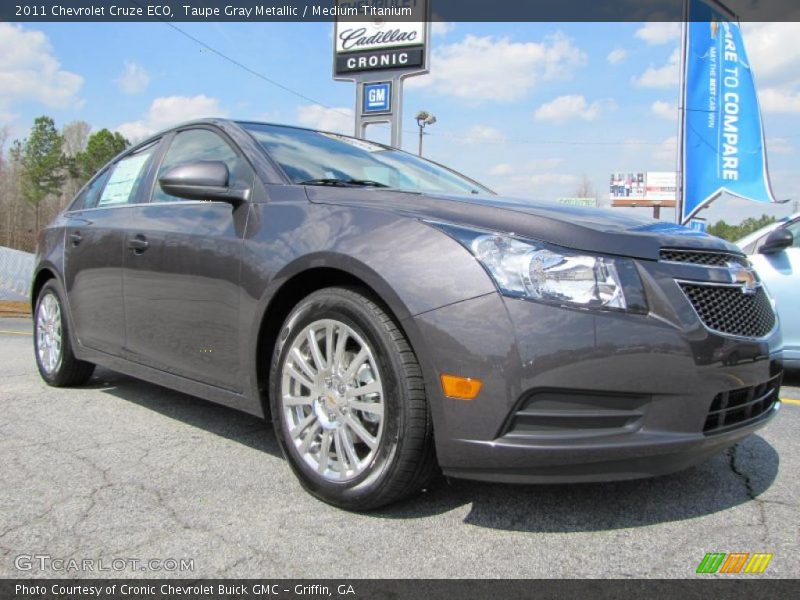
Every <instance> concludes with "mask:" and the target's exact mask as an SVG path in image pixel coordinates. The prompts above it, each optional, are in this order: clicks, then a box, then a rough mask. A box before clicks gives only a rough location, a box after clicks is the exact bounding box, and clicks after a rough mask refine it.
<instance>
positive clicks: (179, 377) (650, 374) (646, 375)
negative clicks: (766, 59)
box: [37, 121, 780, 481]
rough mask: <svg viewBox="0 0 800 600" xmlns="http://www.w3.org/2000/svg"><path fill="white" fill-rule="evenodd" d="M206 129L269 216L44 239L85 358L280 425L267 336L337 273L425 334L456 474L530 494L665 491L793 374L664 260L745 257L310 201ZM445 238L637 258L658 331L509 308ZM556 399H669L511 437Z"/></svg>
mask: <svg viewBox="0 0 800 600" xmlns="http://www.w3.org/2000/svg"><path fill="white" fill-rule="evenodd" d="M193 126H201V127H210V128H213V129H215V130H217V131H220V132H222V133H223V135H225V136H226V137H227V138H228V139H229V140H230V141H232V142H233V143H234V144H235V145H237V146H238V147H239V148H240V149H241V150H242V153H243V154H244V155H245V156H246V157H247V158H248V160H249V161H250V164H251V166H252V168H253V173H254V180H253V181H254V183H253V190H252V197H251V199H250V201H249V202H247V203H244V204H241V205H240V206H238V207H232V206H231V205H229V204H226V203H221V202H193V201H189V202H176V203H170V204H160V205H159V204H147V199H146V198H142V199H140V202H141V203H139V204H134V205H130V206H125V207H119V208H99V209H89V210H75V211H67V212H65V213H64V214H62V215H60V216H59V217H58V218H57V219H56V220H55V221H54V222H53V223H52V224H51V225H50V226H49V227H48V228H47V229H46V230H45V231H44V234H43V237H42V241H41V243H40V247H39V255H38V265H37V277H41V275H39V274H41V273H52V274H53V275H55V277H56V279H57V280H58V282H59V284H60V285H61V287H62V289H63V291H64V292H66V299H67V309H68V317H69V319H70V322H71V323H73V324H74V327H72V328H71V331H72V332H73V335H74V336H75V337H76V338H77V339H74V340H73V341H74V343H75V347H76V355H77V356H78V357H79V358H82V359H84V360H88V361H91V362H95V363H98V364H101V365H105V366H107V367H110V368H112V369H116V370H119V371H122V372H126V373H128V374H130V375H133V376H136V377H141V378H143V379H147V380H150V381H153V382H155V383H159V384H162V385H166V386H168V387H172V388H175V389H178V390H181V391H184V392H186V393H189V394H194V395H197V396H200V397H202V398H206V399H209V400H212V401H216V402H221V403H223V404H226V405H229V406H232V407H235V408H237V409H240V410H244V411H247V412H250V413H252V414H255V415H264V406H266V403H265V402H264V391H263V389H264V387H263V381H262V379H263V373H264V372H265V371H266V367H267V365H265V364H258V363H257V360H256V356H257V351H258V347H259V332H260V331H261V325H262V320H263V319H264V316H265V315H267V314H268V311H269V310H270V308H271V305H272V300H273V299H274V298H275V297H276V294H278V293H279V292H280V291H281V290H282V289H285V288H284V286H286V285H287V283H288V282H291V281H293V278H295V277H298V276H302V275H303V274H304V273H309V272H313V273H315V272H317V271H312V270H314V269H333V270H336V271H337V272H340V273H344V274H347V276H348V277H349V278H354V279H356V280H359V281H361V282H363V284H364V285H366V286H368V287H369V288H370V289H371V290H372V292H373V293H374V294H375V295H377V296H378V297H379V298H380V299H381V300H382V301H383V302H384V303H385V304H386V305H387V306H388V308H389V309H390V310H391V312H392V313H393V314H394V316H395V317H396V318H397V319H398V321H399V322H400V325H401V326H402V328H403V330H404V331H405V332H406V334H407V335H408V337H409V339H410V341H411V344H412V347H413V348H414V350H415V352H416V353H417V355H418V357H419V362H420V364H421V365H422V368H423V371H424V375H425V381H426V387H427V393H428V398H429V402H430V407H431V411H432V415H433V418H434V425H435V434H436V443H437V454H438V459H439V461H440V464H441V466H442V467H443V469H444V470H445V472H447V473H450V474H453V475H457V476H464V477H474V478H480V479H502V480H511V481H531V480H547V481H553V480H588V479H608V478H624V477H635V476H640V475H647V474H656V473H659V472H666V471H670V470H674V469H676V468H680V467H682V466H686V465H688V464H691V463H692V462H695V461H697V460H699V459H702V458H703V457H705V456H706V455H707V454H708V453H711V452H715V451H718V450H719V449H721V448H723V447H725V446H729V445H730V444H732V443H734V442H735V441H736V440H737V439H739V438H741V437H742V436H744V435H747V434H748V433H750V432H751V431H752V430H753V429H755V427H757V426H760V425H762V424H763V421H762V422H759V423H758V424H756V425H753V426H750V427H745V428H743V429H739V430H736V431H734V432H731V433H729V434H725V435H720V436H717V437H714V438H706V437H704V436H703V435H702V433H701V431H702V427H703V421H704V419H705V415H706V413H707V412H708V410H709V405H710V403H711V400H712V399H713V397H714V395H715V394H717V393H718V392H720V391H725V390H730V389H735V388H740V387H743V386H748V385H757V384H758V383H761V382H763V381H765V380H766V379H768V378H769V377H771V376H772V374H774V372H775V370H776V369H779V364H780V357H779V356H778V355H777V353H776V350H777V348H779V346H780V334H779V332H777V331H775V332H773V333H772V334H771V335H770V336H768V337H767V338H766V339H762V340H741V339H735V338H730V337H724V336H719V335H716V334H713V333H711V332H709V331H708V330H706V329H705V328H704V327H703V326H702V324H701V323H700V322H699V320H698V319H697V316H696V315H695V314H694V312H693V309H692V307H691V305H690V304H689V303H688V301H687V300H686V299H685V297H684V296H683V295H682V293H681V291H680V289H679V288H678V286H677V284H676V283H675V279H676V278H685V279H690V280H691V279H701V280H714V278H716V277H720V275H719V274H718V270H715V269H708V268H703V267H699V266H694V265H677V264H666V263H660V262H658V257H659V250H660V249H661V248H662V247H669V248H693V249H705V250H720V251H725V252H733V253H737V254H738V253H739V251H738V249H736V248H735V247H734V246H732V245H730V244H727V243H726V242H723V241H721V240H718V239H716V238H712V237H710V236H704V235H696V234H693V235H686V234H685V233H683V232H681V231H679V230H675V229H673V228H671V227H669V226H664V227H660V228H659V227H653V226H652V224H649V223H646V222H643V221H640V220H636V219H631V218H629V217H625V216H623V215H620V214H618V213H613V212H610V211H586V210H579V209H574V208H570V207H560V206H552V205H547V204H536V203H521V202H516V201H510V200H502V199H498V198H496V197H488V196H485V197H458V196H453V197H447V196H435V195H422V194H417V193H408V192H400V191H393V190H381V189H361V188H335V187H308V188H305V187H303V186H297V185H291V183H290V182H289V180H288V179H287V178H286V177H285V176H284V175H283V174H282V173H281V171H280V168H279V167H278V166H277V165H276V164H275V163H273V162H272V161H271V160H270V159H269V157H268V156H267V155H266V154H265V153H264V152H263V151H262V150H261V148H260V147H259V146H258V145H257V144H256V143H255V141H254V140H253V139H252V138H251V137H250V136H249V135H248V134H247V133H246V132H244V131H243V130H242V129H241V128H240V127H239V126H238V125H236V124H235V123H232V122H229V121H204V122H201V123H198V124H194V125H192V124H190V125H187V126H184V127H193ZM170 135H172V134H171V133H169V132H168V133H167V134H165V135H164V136H163V138H162V139H168V138H169V136H170ZM161 152H163V148H162V149H160V150H159V153H161ZM151 170H152V169H151ZM150 177H151V178H152V177H153V174H152V173H151V174H150ZM151 183H152V182H151ZM426 221H436V222H447V223H455V224H461V225H466V226H469V227H473V228H479V229H485V230H490V231H499V232H507V233H514V234H516V235H519V236H522V237H526V238H531V239H538V240H543V241H547V242H550V243H554V244H559V245H563V246H567V247H570V248H576V249H579V250H583V251H587V252H600V253H605V254H615V255H622V256H629V257H633V258H635V259H637V261H636V264H637V268H638V270H639V274H640V276H641V278H642V281H643V283H644V286H645V288H646V292H647V298H648V303H649V314H647V315H632V314H626V313H620V312H611V311H609V312H596V311H593V312H589V311H583V310H576V309H571V308H563V307H554V306H549V305H544V304H538V303H534V302H529V301H526V300H521V299H511V298H505V297H502V296H501V295H499V294H498V292H497V290H496V287H495V285H494V283H493V282H492V280H491V279H490V277H489V276H488V275H487V273H486V272H485V271H484V269H483V268H482V266H481V265H480V264H479V263H478V262H477V261H476V260H475V259H474V258H473V256H472V255H471V254H470V253H469V252H468V251H467V250H466V249H465V248H464V247H463V246H462V245H461V244H459V243H458V242H456V241H455V240H454V239H452V238H451V237H450V236H448V235H446V234H445V233H443V232H442V231H440V230H439V229H437V228H436V227H433V226H431V225H430V224H429V223H427V222H426ZM75 232H79V233H80V235H82V236H83V240H82V241H81V243H80V244H79V245H78V246H74V245H73V244H72V243H71V242H70V236H71V235H73V234H74V233H75ZM140 234H144V235H146V237H147V241H148V242H149V244H150V246H149V247H148V248H147V251H146V252H142V253H140V254H137V253H135V252H134V251H132V250H130V249H129V248H128V247H127V241H129V240H130V239H131V238H133V237H135V236H137V235H140ZM441 373H454V374H458V375H463V376H468V377H474V378H479V379H482V380H483V382H484V387H483V390H482V391H481V394H480V396H479V398H478V399H477V400H475V401H472V402H464V401H460V400H453V399H450V398H446V397H445V396H444V395H443V393H442V391H441V387H440V384H439V375H440V374H441ZM549 389H555V390H558V389H571V390H574V389H585V390H592V391H595V392H607V393H609V394H635V395H640V396H645V397H648V398H649V399H650V401H649V402H648V403H647V406H646V409H645V415H644V417H643V420H642V423H641V424H640V425H639V426H638V427H637V428H636V429H635V430H633V431H628V432H625V433H622V434H618V435H615V436H611V437H606V438H597V439H594V438H592V439H575V440H563V439H562V440H558V441H553V440H551V441H547V440H538V441H527V442H520V441H516V442H512V441H509V440H506V439H504V438H503V439H501V435H502V432H503V427H504V426H505V424H506V423H507V422H508V419H509V415H510V414H511V413H512V412H513V410H514V408H515V406H516V405H517V404H518V403H519V402H520V398H521V397H523V396H524V395H525V394H528V393H530V392H531V391H535V390H549ZM765 420H766V419H764V421H765Z"/></svg>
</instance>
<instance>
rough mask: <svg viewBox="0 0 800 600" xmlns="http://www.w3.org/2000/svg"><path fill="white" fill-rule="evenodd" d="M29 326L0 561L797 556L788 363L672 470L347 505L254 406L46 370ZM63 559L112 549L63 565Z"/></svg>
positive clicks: (382, 569) (686, 568) (636, 566)
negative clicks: (309, 487) (292, 467)
mask: <svg viewBox="0 0 800 600" xmlns="http://www.w3.org/2000/svg"><path fill="white" fill-rule="evenodd" d="M30 329H31V326H30V321H29V320H26V319H0V406H2V410H0V457H2V459H1V460H0V577H41V576H68V577H76V576H78V577H92V576H95V577H96V576H136V577H166V576H180V577H204V578H206V577H259V578H273V577H306V578H327V577H331V578H340V577H345V578H362V577H366V578H371V577H401V578H403V577H434V578H443V577H457V578H462V577H501V578H505V577H526V578H527V577H679V578H683V577H692V576H695V570H696V568H697V566H698V564H699V563H700V561H701V559H702V558H703V556H704V555H705V554H706V553H707V552H751V553H754V552H767V553H772V554H773V555H774V556H773V559H772V561H771V562H770V564H769V566H768V568H767V570H766V571H765V572H764V574H762V575H746V576H745V575H742V577H750V578H753V577H798V576H800V561H798V559H797V545H798V539H800V537H799V536H798V528H799V525H798V523H800V520H798V497H799V494H798V493H799V492H800V478H799V477H798V476H797V474H798V472H799V471H800V442H799V441H798V438H800V436H798V431H800V388H798V387H796V386H798V385H800V377H794V378H793V379H790V380H789V381H788V382H787V383H788V384H793V385H794V386H795V387H791V386H789V385H787V386H786V387H784V389H783V390H782V393H781V396H782V397H783V398H785V399H787V400H789V401H788V402H785V403H784V405H783V407H782V410H781V414H779V415H778V417H777V418H776V419H775V420H774V421H773V422H772V423H771V424H770V425H769V426H768V427H767V428H766V429H763V430H761V431H759V432H758V433H757V434H756V435H753V436H750V437H749V438H747V439H746V440H745V441H743V442H742V443H740V444H739V445H738V446H737V447H736V448H735V449H734V450H732V451H729V452H728V453H727V454H723V455H720V456H717V457H715V458H713V459H711V460H709V461H708V462H706V463H704V464H702V465H700V466H698V467H695V468H693V469H690V470H688V471H684V472H682V473H678V474H675V475H670V476H666V477H660V478H656V479H649V480H640V481H632V482H623V483H610V484H581V485H549V486H508V485H497V484H481V483H471V482H465V481H455V480H453V481H449V482H447V481H443V482H441V483H440V484H438V485H437V486H435V487H433V488H432V489H431V490H429V491H427V492H426V493H424V494H423V495H421V496H420V497H418V498H415V499H412V500H409V501H407V502H404V503H402V504H399V505H396V506H392V507H389V508H386V509H384V510H381V511H379V512H375V513H370V514H354V513H349V512H345V511H341V510H338V509H335V508H332V507H329V506H327V505H325V504H323V503H321V502H319V501H317V500H315V499H314V498H312V497H311V496H309V495H308V494H306V493H305V492H304V491H303V490H302V489H301V488H300V486H299V484H298V483H297V481H296V480H295V479H294V477H293V476H292V474H291V473H290V471H289V468H288V466H287V465H286V463H285V462H284V460H283V458H282V457H281V455H280V452H279V449H278V446H277V444H276V442H275V437H274V435H273V433H272V431H271V429H270V428H269V427H268V426H267V425H266V424H265V423H264V422H263V421H261V420H259V419H256V418H254V417H251V416H248V415H244V414H240V413H238V412H235V411H233V410H230V409H227V408H223V407H220V406H216V405H213V404H210V403H207V402H204V401H202V400H199V399H196V398H192V397H190V396H186V395H184V394H179V393H176V392H172V391H170V390H167V389H164V388H161V387H158V386H155V385H151V384H148V383H144V382H141V381H137V380H134V379H132V378H129V377H126V376H123V375H119V374H117V373H113V372H111V371H108V370H104V369H98V370H97V372H96V374H95V376H94V378H93V379H92V380H91V381H90V382H89V384H87V385H86V386H84V387H82V388H77V389H55V388H50V387H48V386H46V385H45V384H44V383H43V382H42V381H41V379H40V378H39V376H38V373H37V372H36V367H35V364H34V359H33V350H32V338H31V336H30ZM793 399H794V402H792V400H793ZM41 556H45V557H49V558H45V559H42V558H35V557H41ZM20 557H22V558H20ZM32 557H33V558H32ZM71 559H76V560H77V561H83V560H90V561H94V563H92V564H93V565H94V568H95V569H97V568H99V567H100V566H101V565H105V566H106V568H108V567H109V565H112V567H111V570H107V571H102V572H98V571H96V570H95V571H87V570H83V571H70V570H67V571H64V570H59V569H70V568H71V567H72V566H74V565H75V564H77V563H74V562H73V563H71V562H70V560H71ZM115 559H116V560H117V562H116V563H113V562H112V561H113V560H115ZM169 559H174V560H175V561H180V560H182V559H183V560H184V561H185V565H186V566H185V569H184V571H180V567H178V568H177V571H176V570H175V569H173V567H175V563H171V562H170V563H166V564H165V563H164V561H167V560H169ZM59 560H63V561H64V562H63V563H62V562H57V561H59ZM133 560H139V561H148V560H158V561H162V562H161V563H148V566H147V567H145V568H144V570H143V569H142V566H141V563H136V566H135V567H133V566H131V565H132V564H133V563H132V561H133ZM120 561H124V563H125V566H124V567H121V565H122V564H123V562H120ZM189 561H191V563H189ZM85 564H88V563H85ZM159 564H160V565H161V566H160V567H159ZM178 564H180V563H178ZM42 565H44V566H45V569H44V570H41V569H40V567H41V566H42ZM116 567H120V568H121V569H122V570H121V571H115V570H113V569H114V568H116ZM81 568H83V567H81ZM165 569H171V570H165ZM192 569H193V570H192ZM705 577H709V575H705ZM722 577H731V576H730V575H726V576H722Z"/></svg>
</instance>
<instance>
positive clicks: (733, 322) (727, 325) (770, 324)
mask: <svg viewBox="0 0 800 600" xmlns="http://www.w3.org/2000/svg"><path fill="white" fill-rule="evenodd" d="M680 286H681V289H682V290H683V293H684V294H686V297H687V298H688V299H689V301H690V302H691V303H692V306H693V307H694V309H695V311H696V312H697V315H698V316H699V317H700V320H701V321H702V322H703V324H704V325H705V326H706V327H708V328H709V329H712V330H714V331H717V332H719V333H724V334H727V335H736V336H741V337H752V338H757V337H763V336H765V335H767V334H768V333H769V332H770V331H772V329H773V328H774V327H775V312H774V311H773V310H772V304H771V302H770V300H769V297H768V296H767V293H766V292H765V291H764V288H763V287H761V286H759V287H758V288H756V290H755V293H752V294H745V293H744V292H743V291H742V288H741V287H740V286H719V285H693V284H690V283H681V284H680Z"/></svg>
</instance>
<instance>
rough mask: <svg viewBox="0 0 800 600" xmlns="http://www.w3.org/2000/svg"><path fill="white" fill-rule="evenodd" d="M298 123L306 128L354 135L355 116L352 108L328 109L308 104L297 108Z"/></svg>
mask: <svg viewBox="0 0 800 600" xmlns="http://www.w3.org/2000/svg"><path fill="white" fill-rule="evenodd" d="M297 122H298V123H300V124H301V125H304V126H305V127H311V128H312V129H321V130H322V131H333V132H336V133H345V134H347V135H353V131H354V130H355V114H354V112H353V109H352V108H326V107H325V106H321V105H319V104H308V105H305V106H299V107H298V108H297Z"/></svg>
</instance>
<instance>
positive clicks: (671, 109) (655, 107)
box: [650, 100, 678, 121]
mask: <svg viewBox="0 0 800 600" xmlns="http://www.w3.org/2000/svg"><path fill="white" fill-rule="evenodd" d="M650 110H651V111H652V112H653V114H654V115H655V116H657V117H661V118H662V119H668V120H670V121H677V119H678V107H677V106H675V105H674V104H672V103H670V102H664V101H663V100H656V101H655V102H653V104H651V105H650Z"/></svg>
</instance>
